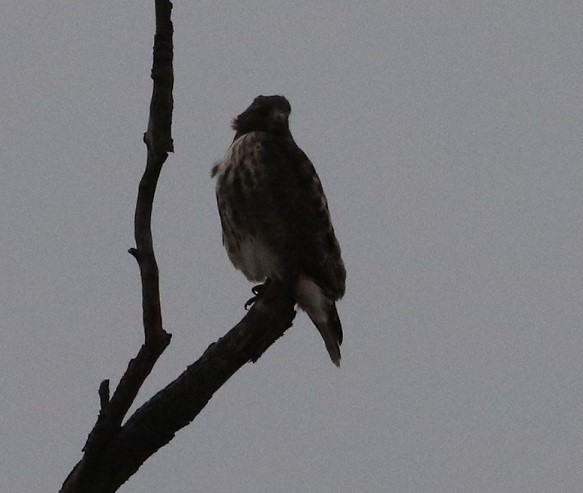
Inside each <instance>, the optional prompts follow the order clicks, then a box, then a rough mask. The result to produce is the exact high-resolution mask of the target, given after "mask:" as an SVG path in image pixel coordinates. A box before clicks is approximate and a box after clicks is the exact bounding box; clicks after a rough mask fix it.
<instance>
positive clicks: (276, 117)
mask: <svg viewBox="0 0 583 493" xmlns="http://www.w3.org/2000/svg"><path fill="white" fill-rule="evenodd" d="M273 121H274V122H275V123H277V124H278V125H281V124H282V123H285V122H286V121H287V114H285V113H284V112H283V111H274V112H273Z"/></svg>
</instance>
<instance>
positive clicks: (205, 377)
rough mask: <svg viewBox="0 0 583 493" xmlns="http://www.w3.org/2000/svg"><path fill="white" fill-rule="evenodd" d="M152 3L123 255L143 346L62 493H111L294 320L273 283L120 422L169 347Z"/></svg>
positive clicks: (163, 23)
mask: <svg viewBox="0 0 583 493" xmlns="http://www.w3.org/2000/svg"><path fill="white" fill-rule="evenodd" d="M155 6H156V35H155V38H154V53H153V58H154V59H153V66H152V79H153V92H152V100H151V104H150V117H149V121H148V129H147V131H146V133H145V134H144V142H145V143H146V146H147V149H148V156H147V162H146V169H145V171H144V175H143V177H142V180H141V181H140V185H139V189H138V199H137V203H136V212H135V222H134V227H135V240H136V247H135V248H131V249H130V250H129V252H130V253H131V254H132V255H133V256H134V257H135V258H136V260H137V262H138V266H139V269H140V277H141V284H142V311H143V324H144V338H145V342H144V345H143V346H142V347H141V348H140V350H139V352H138V354H137V356H136V357H135V358H134V359H132V360H131V361H130V363H129V365H128V368H127V370H126V371H125V373H124V375H123V376H122V378H121V380H120V382H119V384H118V386H117V388H116V389H115V392H114V394H113V396H112V397H111V398H110V392H109V381H108V380H104V381H103V382H102V383H101V385H100V387H99V398H100V403H101V410H100V412H99V416H98V418H97V422H96V423H95V426H94V428H93V430H92V431H91V433H90V434H89V437H88V439H87V442H86V444H85V447H84V448H83V452H84V455H83V458H82V459H81V461H80V462H79V463H78V464H77V465H76V466H75V467H74V468H73V470H72V471H71V473H70V474H69V476H68V477H67V479H66V480H65V482H64V484H63V486H62V488H61V492H63V493H65V492H77V493H79V492H83V493H85V492H87V493H91V492H99V493H108V492H114V491H116V490H117V489H118V488H119V486H121V485H122V484H123V483H124V482H125V481H127V479H128V478H129V477H130V476H131V475H132V474H134V473H135V472H136V471H137V470H138V468H139V467H140V466H141V465H142V464H143V463H144V462H145V461H146V459H147V458H148V457H150V456H151V455H152V454H154V453H155V452H156V451H157V450H158V449H159V448H161V447H163V446H164V445H165V444H167V443H168V442H169V441H170V440H171V439H172V438H173V437H174V435H175V433H176V432H177V431H178V430H179V429H181V428H183V427H184V426H186V425H187V424H188V423H190V422H191V421H192V420H193V419H194V418H195V417H196V416H197V415H198V413H199V412H200V411H201V410H202V409H203V408H204V406H205V405H206V403H207V402H208V401H209V399H210V398H211V397H212V395H213V394H214V392H216V391H217V390H218V389H219V388H220V387H221V386H222V385H223V384H224V383H225V382H226V381H227V380H228V379H229V378H230V377H231V376H232V375H233V374H234V373H235V372H236V371H237V370H238V369H239V368H241V366H243V365H244V364H245V363H247V362H248V361H256V360H257V359H258V358H259V357H260V356H261V355H262V354H263V352H264V351H265V350H266V349H267V348H268V347H269V346H271V344H273V343H274V342H275V341H276V340H277V339H278V338H279V337H281V336H282V335H283V333H284V332H285V331H286V330H287V329H288V328H289V327H291V324H292V321H293V318H294V316H295V312H294V298H293V294H292V292H291V290H290V288H289V286H288V285H285V284H277V283H272V284H271V285H270V287H269V289H267V290H265V293H264V294H262V296H261V298H260V299H259V301H257V302H256V303H255V305H254V306H253V307H252V308H251V310H250V311H249V312H248V313H247V315H246V316H245V317H244V318H243V320H241V322H239V323H238V324H237V325H236V326H235V327H234V328H233V329H231V330H230V331H229V332H228V333H227V334H226V335H225V336H224V337H222V338H221V339H219V340H218V341H217V342H216V343H214V344H211V346H209V348H208V349H207V350H206V351H205V353H204V354H203V355H202V357H201V358H200V359H199V360H198V361H196V362H195V363H193V364H192V365H190V366H189V367H188V369H187V370H186V371H185V372H184V373H183V374H182V375H180V376H179V377H178V378H177V379H176V380H175V381H174V382H172V383H171V384H170V385H168V386H167V387H166V388H165V389H163V390H161V391H160V392H158V393H157V394H156V395H155V396H154V397H153V398H152V399H150V401H148V402H147V403H146V404H144V405H143V406H142V407H141V408H140V409H138V410H137V411H136V412H135V413H134V414H133V415H132V416H131V417H130V418H129V419H128V420H127V422H126V423H125V424H123V425H122V422H123V420H124V418H125V416H126V414H127V412H128V410H129V408H130V406H131V405H132V403H133V402H134V400H135V398H136V396H137V394H138V391H139V389H140V388H141V386H142V384H143V382H144V380H145V379H146V378H147V377H148V375H149V374H150V372H151V371H152V368H153V367H154V364H155V363H156V361H157V360H158V358H159V357H160V355H161V354H162V352H163V351H164V350H165V349H166V347H167V346H168V344H169V343H170V334H168V333H166V332H165V331H164V329H163V328H162V312H161V308H160V292H159V276H158V266H157V263H156V258H155V256H154V248H153V242H152V231H151V217H152V206H153V201H154V195H155V192H156V185H157V183H158V177H159V176H160V172H161V170H162V166H163V164H164V162H165V161H166V158H167V157H168V153H169V152H172V151H173V142H172V136H171V126H172V110H173V97H172V88H173V83H174V74H173V67H172V61H173V40H172V35H173V26H172V22H171V11H172V4H171V3H170V1H168V0H155Z"/></svg>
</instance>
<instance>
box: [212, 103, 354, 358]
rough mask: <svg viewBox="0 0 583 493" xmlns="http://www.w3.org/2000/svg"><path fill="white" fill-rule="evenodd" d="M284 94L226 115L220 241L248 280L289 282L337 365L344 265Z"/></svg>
mask: <svg viewBox="0 0 583 493" xmlns="http://www.w3.org/2000/svg"><path fill="white" fill-rule="evenodd" d="M290 112H291V107H290V104H289V102H288V101H287V99H286V98H284V97H283V96H259V97H257V98H255V100H254V101H253V103H252V104H251V106H249V108H247V109H246V110H245V111H244V112H243V113H241V114H240V115H239V116H238V117H237V118H235V120H234V121H233V129H234V130H235V132H236V134H235V138H234V139H233V143H232V144H231V147H230V149H229V152H228V154H227V156H226V158H225V159H224V160H223V161H220V162H219V163H217V164H215V165H214V167H213V170H212V173H211V176H213V177H214V176H216V178H217V189H216V193H217V203H218V208H219V215H220V217H221V225H222V228H223V244H224V245H225V248H226V250H227V254H228V255H229V259H230V260H231V262H232V263H233V265H234V266H235V267H236V268H237V269H239V270H240V271H242V272H243V274H245V276H246V277H247V279H249V280H250V281H259V282H263V281H266V280H269V279H271V280H280V281H285V282H291V283H293V285H294V291H295V296H296V300H297V303H298V305H299V307H300V308H301V309H302V310H304V311H305V312H306V313H307V314H308V316H309V317H310V318H311V319H312V322H314V324H315V325H316V327H317V328H318V330H319V331H320V334H322V337H323V339H324V342H325V343H326V348H327V349H328V353H330V358H331V359H332V361H333V362H334V363H335V364H336V365H337V366H340V344H341V343H342V326H341V324H340V319H339V318H338V312H337V311H336V304H335V301H336V300H338V299H340V298H341V297H342V295H343V294H344V285H345V279H346V271H345V269H344V263H343V262H342V258H341V256H340V247H339V246H338V241H337V240H336V236H335V235H334V228H333V227H332V223H331V221H330V215H329V212H328V203H327V201H326V196H325V195H324V191H323V190H322V185H321V183H320V179H319V178H318V175H317V174H316V170H315V169H314V166H313V165H312V163H311V162H310V160H309V159H308V157H307V156H306V155H305V154H304V152H303V151H302V150H301V149H300V148H299V147H298V146H297V144H296V143H295V141H294V139H293V137H292V135H291V133H290V130H289V123H288V117H289V114H290Z"/></svg>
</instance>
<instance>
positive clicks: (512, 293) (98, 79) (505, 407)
mask: <svg viewBox="0 0 583 493" xmlns="http://www.w3.org/2000/svg"><path fill="white" fill-rule="evenodd" d="M173 19H174V27H175V79H176V83H175V113H174V127H173V134H174V141H175V150H176V152H175V154H174V155H172V156H171V157H170V158H169V159H168V161H167V163H166V165H165V167H164V169H163V171H162V176H161V180H160V185H159V189H158V193H157V196H156V201H155V210H154V221H153V232H154V242H155V250H156V254H157V257H158V261H159V267H160V276H161V290H162V309H163V317H164V327H165V329H166V330H167V331H168V332H171V333H172V334H173V338H172V344H171V346H170V347H169V348H168V349H167V350H166V352H165V353H164V355H163V356H162V358H161V360H160V361H159V363H158V364H157V366H156V368H155V369H154V372H153V374H152V375H151V377H150V378H149V380H148V381H147V383H146V385H145V386H144V388H143V389H142V391H141V392H140V394H139V396H138V402H137V404H141V403H143V402H145V401H146V400H147V399H148V398H149V397H151V396H152V395H153V394H154V393H155V392H156V391H157V390H159V389H160V388H162V387H163V386H164V385H166V384H167V383H168V382H170V381H172V380H173V379H174V378H175V377H176V376H177V375H178V374H179V373H181V372H182V371H183V370H184V369H185V368H186V366H187V365H188V364H190V363H191V362H193V361H194V360H195V359H197V358H198V357H199V356H200V354H201V353H202V352H203V351H204V349H205V348H206V347H207V346H208V345H209V344H211V343H212V342H213V341H215V340H216V339H217V338H218V337H220V336H221V335H223V334H224V333H225V332H226V331H227V330H228V329H229V328H230V327H232V326H233V325H234V324H235V323H236V322H237V321H238V320H239V319H240V318H241V317H242V316H243V315H244V310H243V304H244V302H245V301H246V300H247V299H248V298H249V297H250V295H251V292H250V288H251V285H250V284H249V283H248V282H247V281H246V280H245V278H244V277H243V275H242V274H241V273H239V272H237V271H236V270H235V269H234V268H233V267H232V266H231V265H230V263H229V261H228V258H227V256H226V254H225V252H224V250H223V248H222V246H221V234H220V224H219V219H218V214H217V212H216V202H215V198H214V183H213V181H212V180H211V179H210V176H209V174H210V168H211V166H212V163H213V162H214V161H215V160H217V159H220V158H221V157H222V156H223V155H224V153H225V151H226V149H227V147H228V145H229V143H230V141H231V139H232V136H233V132H232V130H231V129H230V121H231V119H232V117H234V116H235V115H237V114H238V113H240V112H241V111H242V110H243V109H245V108H246V107H247V106H248V104H249V103H250V102H251V101H252V99H253V98H254V97H255V96H257V95H258V94H274V93H276V94H283V95H285V96H287V97H288V99H289V100H290V102H291V105H292V119H291V128H292V132H293V134H294V136H295V138H296V141H297V142H298V144H299V145H300V147H302V148H303V149H304V151H305V152H306V153H307V154H308V156H310V158H311V159H312V161H313V162H314V164H315V166H316V168H317V170H318V172H319V174H320V177H321V179H322V182H323V185H324V189H325V191H326V193H327V195H328V200H329V204H330V210H331V214H332V219H333V221H334V225H335V227H336V231H337V236H338V238H339V241H340V244H341V246H342V249H343V254H344V258H345V262H346V266H347V271H348V279H347V293H346V296H345V298H344V299H343V300H342V301H341V302H340V303H339V305H338V309H339V313H340V317H341V319H342V321H343V325H344V332H345V341H344V344H343V346H342V351H343V364H342V368H341V369H340V370H339V369H337V368H336V367H335V366H334V365H333V364H332V363H331V362H330V360H329V358H328V355H327V353H326V350H325V348H324V345H323V343H322V340H321V338H320V336H319V334H318V333H317V331H316V330H315V328H314V327H313V326H312V324H311V323H310V322H309V320H308V318H307V316H306V315H305V314H303V313H300V314H299V315H298V316H297V318H296V320H295V323H294V327H293V328H292V329H291V330H290V331H288V332H287V333H286V335H285V337H284V338H283V339H281V340H280V341H278V342H277V343H276V344H275V346H273V347H272V348H271V349H270V350H269V351H268V352H267V353H266V354H265V355H264V356H263V357H262V358H261V360H260V361H259V362H258V363H257V364H255V365H251V364H249V365H247V366H245V367H244V368H243V369H242V370H241V371H240V372H238V373H237V374H236V375H235V376H234V377H233V378H232V379H231V380H230V381H229V382H228V383H227V385H226V386H225V387H223V388H222V389H221V390H220V391H219V392H218V393H217V394H216V395H215V397H214V398H213V399H212V401H211V402H210V403H209V405H208V406H207V407H206V408H205V409H204V410H203V412H202V413H201V414H200V416H199V417H198V418H197V419H196V420H195V421H194V422H193V423H192V424H191V425H190V426H188V427H187V428H185V429H183V430H182V431H180V432H179V433H178V435H177V436H176V438H175V439H174V440H173V441H172V442H171V443H170V444H169V445H168V446H166V447H165V448H163V449H162V450H160V451H159V452H158V453H157V454H156V455H155V456H154V457H153V458H151V459H150V460H149V461H148V462H146V464H145V465H144V466H143V467H142V468H141V469H140V470H139V471H138V473H137V474H136V475H135V476H134V477H132V478H131V479H130V480H129V482H128V483H127V484H126V485H125V486H123V487H122V488H121V490H120V491H122V492H123V493H138V492H144V491H149V492H158V491H159V492H162V491H163V492H168V493H182V492H191V491H209V492H210V491H217V492H219V491H220V492H294V491H297V492H301V491H322V492H325V491H335V492H341V493H351V492H356V491H358V492H380V491H395V492H408V491H411V492H418V491H425V492H444V493H445V492H468V491H479V492H543V491H544V492H549V491H552V492H576V491H580V489H581V484H583V423H582V412H583V411H582V409H583V332H582V327H583V308H582V304H581V301H582V299H583V203H582V202H583V170H582V168H581V164H582V163H581V161H582V157H583V139H582V129H583V116H582V115H583V112H582V109H583V90H582V87H581V83H582V80H583V51H582V46H583V29H582V27H581V26H583V10H582V8H581V3H580V2H578V1H559V0H554V1H532V0H521V1H519V0H515V1H490V2H483V1H466V2H451V1H441V2H436V1H411V0H406V1H405V0H401V1H391V2H372V1H371V2H336V1H335V2H332V1H322V2H318V3H317V6H316V2H290V1H270V2H250V1H237V2H234V1H233V2H220V5H219V2H211V1H199V2H183V1H175V8H174V13H173ZM0 24H1V25H0V41H1V43H2V47H3V52H2V58H3V63H2V64H1V66H0V84H1V86H0V87H1V89H0V107H1V108H2V117H0V160H1V164H2V180H1V184H0V187H1V192H0V207H1V210H2V213H1V214H0V217H1V221H2V222H1V231H2V234H1V236H0V252H1V255H0V269H1V272H2V275H1V276H0V296H1V299H2V308H1V310H2V317H1V319H2V332H1V339H0V340H1V343H0V391H1V399H0V420H1V426H0V441H1V443H2V448H3V453H2V454H1V455H0V478H2V479H0V490H2V491H6V492H31V493H35V492H47V491H57V490H58V489H59V487H60V485H61V484H62V482H63V480H64V479H65V477H66V476H67V474H68V472H69V471H70V470H71V468H72V467H73V466H74V464H75V463H76V462H77V461H78V460H79V459H80V458H81V448H82V446H83V444H84V443H85V439H86V437H87V434H88V432H89V431H90V429H91V427H92V426H93V424H94V422H95V418H96V415H97V413H98V407H99V399H98V394H97V389H98V386H99V383H100V381H101V380H102V379H104V378H109V379H111V381H112V385H114V384H115V383H117V381H118V379H119V378H120V376H121V375H122V373H123V371H124V370H125V367H126V366H127V363H128V361H129V359H130V358H131V357H133V356H134V355H135V354H136V353H137V351H138V349H139V346H140V344H141V342H142V338H143V335H142V327H141V311H140V310H141V308H140V286H139V276H138V268H137V265H136V262H135V260H134V259H133V258H132V257H131V256H130V255H129V254H128V253H127V249H128V248H129V247H131V246H133V233H132V227H133V224H132V221H133V212H134V205H135V197H136V191H137V185H138V181H139V179H140V177H141V174H142V172H143V168H144V164H145V155H146V150H145V146H144V144H143V143H142V134H143V132H144V130H145V129H146V123H147V116H148V107H149V101H150V95H151V80H150V78H149V72H150V68H151V63H152V62H151V47H152V42H153V31H154V13H153V1H150V2H145V1H143V0H141V1H137V0H134V1H124V2H114V1H109V0H104V1H99V2H73V1H65V0H53V1H51V2H36V1H32V0H22V1H20V2H12V3H11V4H10V7H9V8H8V7H7V8H4V9H3V11H2V19H1V20H0Z"/></svg>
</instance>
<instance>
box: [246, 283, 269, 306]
mask: <svg viewBox="0 0 583 493" xmlns="http://www.w3.org/2000/svg"><path fill="white" fill-rule="evenodd" d="M269 283H270V280H269V278H267V279H266V280H265V282H264V283H263V284H258V285H257V286H253V287H252V288H251V292H252V293H253V294H254V295H255V296H253V297H251V298H249V299H248V300H247V301H246V302H245V310H249V308H251V306H253V304H254V303H255V302H256V301H257V300H258V299H259V298H260V296H261V293H263V292H264V291H265V288H266V287H267V286H268V285H269Z"/></svg>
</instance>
